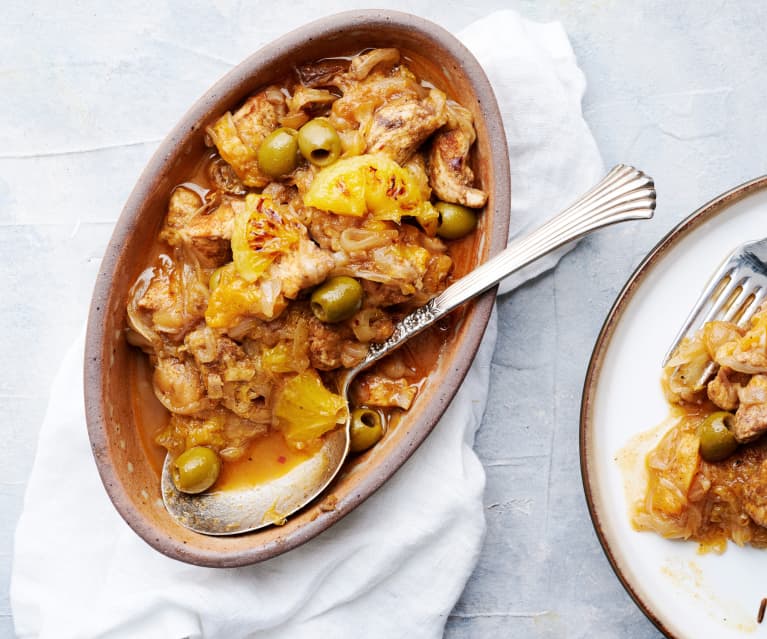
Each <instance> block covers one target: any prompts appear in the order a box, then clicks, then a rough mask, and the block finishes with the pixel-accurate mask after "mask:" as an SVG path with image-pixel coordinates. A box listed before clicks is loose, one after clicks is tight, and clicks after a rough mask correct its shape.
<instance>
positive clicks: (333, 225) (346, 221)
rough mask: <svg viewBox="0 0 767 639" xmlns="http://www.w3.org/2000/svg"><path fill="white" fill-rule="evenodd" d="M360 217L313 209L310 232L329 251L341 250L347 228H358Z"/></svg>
mask: <svg viewBox="0 0 767 639" xmlns="http://www.w3.org/2000/svg"><path fill="white" fill-rule="evenodd" d="M359 225H360V220H359V218H356V217H352V216H351V215H336V214H335V213H330V212H329V211H323V210H321V209H313V210H312V221H311V224H310V225H309V233H310V235H311V236H312V239H313V240H314V241H315V242H317V244H319V245H320V246H321V247H322V248H324V249H326V250H328V251H334V252H337V251H340V250H341V235H342V234H343V232H344V231H346V230H347V229H353V228H358V227H359Z"/></svg>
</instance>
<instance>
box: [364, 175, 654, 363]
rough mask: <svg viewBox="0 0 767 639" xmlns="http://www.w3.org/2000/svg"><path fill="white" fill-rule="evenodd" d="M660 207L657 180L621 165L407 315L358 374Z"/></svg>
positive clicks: (373, 346) (374, 347)
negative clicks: (552, 255)
mask: <svg viewBox="0 0 767 639" xmlns="http://www.w3.org/2000/svg"><path fill="white" fill-rule="evenodd" d="M654 210H655V184H654V182H653V180H652V178H651V177H648V176H647V175H645V174H644V173H642V172H641V171H638V170H637V169H635V168H633V167H630V166H626V165H624V164H619V165H618V166H616V167H615V168H613V169H612V170H611V171H610V172H609V173H608V174H607V175H606V176H605V177H604V178H603V179H602V181H601V182H599V183H598V184H597V185H596V186H595V187H593V188H592V189H591V190H590V191H589V192H588V193H586V194H585V195H583V196H582V197H581V198H580V199H579V200H577V201H576V202H575V203H574V204H572V205H571V206H570V207H569V208H567V209H565V210H564V211H562V212H561V213H560V214H559V215H557V216H556V217H554V218H552V219H551V220H549V221H548V222H546V223H545V224H543V226H541V227H539V228H538V229H536V230H535V231H533V232H532V233H530V234H529V235H527V236H525V237H523V238H520V239H517V240H513V241H512V242H510V243H509V245H508V246H507V247H506V248H505V249H504V250H503V251H501V252H500V253H499V254H498V255H496V256H495V257H493V258H491V259H490V260H488V261H487V262H485V263H484V264H481V265H480V266H478V267H477V268H476V269H474V270H473V271H472V272H471V273H469V274H467V275H465V276H464V277H462V278H461V279H459V280H458V281H457V282H454V283H453V284H451V285H450V286H448V287H447V288H446V289H445V290H444V291H443V292H442V293H440V294H439V295H437V296H436V297H435V298H433V299H431V300H430V301H429V302H427V303H426V304H425V305H424V306H422V307H420V308H418V309H416V310H415V311H413V312H412V313H410V315H408V316H406V317H405V318H404V319H402V321H400V322H399V323H398V324H397V325H396V326H395V328H394V333H392V335H391V337H390V338H389V339H387V340H386V341H385V342H383V343H381V344H371V345H370V350H369V351H368V354H367V356H366V357H365V359H364V360H363V361H362V362H361V363H360V364H359V365H358V366H356V367H355V368H354V370H355V372H356V371H359V370H363V369H365V368H367V367H368V366H370V365H371V364H372V363H373V362H375V361H377V360H379V359H381V358H382V357H383V356H384V355H386V354H387V353H389V352H390V351H393V350H394V349H395V348H397V347H398V346H400V345H401V344H402V343H403V342H405V341H407V340H408V339H410V338H411V337H412V336H413V335H416V334H417V333H420V332H421V331H422V330H424V329H425V328H427V327H428V326H431V325H432V324H433V323H434V322H436V321H437V320H438V319H440V318H441V317H443V316H444V315H446V314H447V313H449V312H450V311H452V310H453V309H455V308H456V307H458V306H460V305H461V304H463V303H464V302H467V301H468V300H470V299H472V298H474V297H476V296H477V295H479V294H480V293H483V292H484V291H486V290H487V289H489V288H491V287H493V286H495V285H496V284H497V283H498V282H500V281H501V280H502V279H504V278H505V277H508V276H509V275H511V274H512V273H514V272H515V271H518V270H519V269H520V268H522V267H523V266H527V265H528V264H529V263H530V262H533V261H535V260H537V259H538V258H539V257H541V256H543V255H545V254H546V253H549V252H551V251H553V250H554V249H557V248H559V247H560V246H563V245H565V244H567V243H568V242H572V241H573V240H577V239H578V238H580V237H583V236H584V235H586V234H588V233H591V231H595V230H596V229H599V228H602V227H603V226H608V225H610V224H615V223H617V222H625V221H627V220H647V219H650V218H651V217H652V216H653V212H654Z"/></svg>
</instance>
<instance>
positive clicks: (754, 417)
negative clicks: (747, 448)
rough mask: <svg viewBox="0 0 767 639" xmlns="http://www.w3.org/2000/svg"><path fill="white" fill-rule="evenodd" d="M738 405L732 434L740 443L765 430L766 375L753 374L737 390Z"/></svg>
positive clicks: (754, 437) (766, 410) (766, 407)
mask: <svg viewBox="0 0 767 639" xmlns="http://www.w3.org/2000/svg"><path fill="white" fill-rule="evenodd" d="M738 398H739V399H740V406H739V407H738V412H737V413H735V421H734V423H733V425H732V434H733V435H735V439H737V440H738V441H739V442H740V443H744V442H749V441H751V440H753V439H756V438H757V437H759V436H760V435H761V434H762V433H764V432H767V375H754V376H753V377H752V378H751V379H750V381H749V382H748V384H747V385H746V386H745V387H744V388H742V389H740V391H739V392H738Z"/></svg>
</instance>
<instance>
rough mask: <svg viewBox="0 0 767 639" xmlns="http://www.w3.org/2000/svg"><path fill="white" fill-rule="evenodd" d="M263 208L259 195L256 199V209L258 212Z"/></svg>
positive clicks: (262, 200) (262, 201)
mask: <svg viewBox="0 0 767 639" xmlns="http://www.w3.org/2000/svg"><path fill="white" fill-rule="evenodd" d="M263 208H264V198H262V197H261V198H259V199H258V204H257V205H256V210H257V211H258V212H259V213H260V212H261V209H263Z"/></svg>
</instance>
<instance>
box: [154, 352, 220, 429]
mask: <svg viewBox="0 0 767 639" xmlns="http://www.w3.org/2000/svg"><path fill="white" fill-rule="evenodd" d="M153 382H154V392H155V395H157V399H159V400H160V402H161V403H162V405H163V406H165V408H167V409H168V410H169V411H171V412H172V413H178V414H179V415H192V414H194V413H196V412H197V411H200V410H205V409H206V408H208V407H209V406H210V400H209V399H208V398H207V397H206V395H205V386H204V385H203V383H202V379H201V378H200V371H199V370H198V369H197V366H195V363H194V361H192V360H190V359H184V358H181V359H179V358H176V357H162V356H161V357H158V358H157V364H156V365H155V369H154V377H153Z"/></svg>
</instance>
